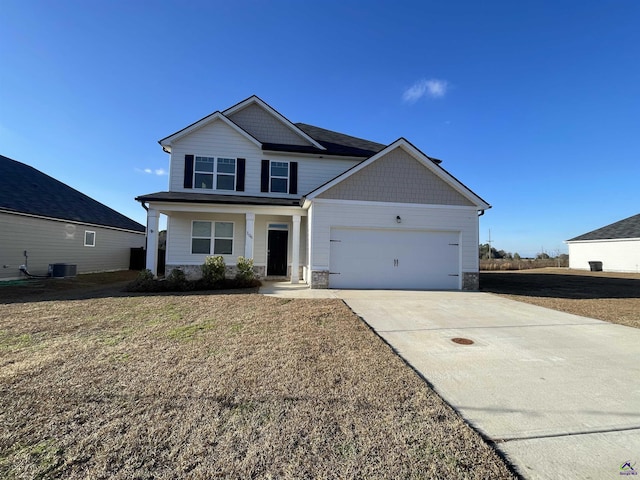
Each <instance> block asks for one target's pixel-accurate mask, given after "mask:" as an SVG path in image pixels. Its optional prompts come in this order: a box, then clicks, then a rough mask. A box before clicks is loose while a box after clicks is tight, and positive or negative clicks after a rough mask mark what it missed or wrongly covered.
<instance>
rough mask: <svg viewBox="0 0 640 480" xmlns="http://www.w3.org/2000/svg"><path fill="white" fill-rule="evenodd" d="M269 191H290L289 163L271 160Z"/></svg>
mask: <svg viewBox="0 0 640 480" xmlns="http://www.w3.org/2000/svg"><path fill="white" fill-rule="evenodd" d="M269 184H270V189H269V191H271V192H273V193H288V192H289V163H288V162H271V167H270V172H269Z"/></svg>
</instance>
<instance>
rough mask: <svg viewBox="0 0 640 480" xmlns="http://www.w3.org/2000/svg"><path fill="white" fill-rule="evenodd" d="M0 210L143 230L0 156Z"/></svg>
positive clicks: (25, 166)
mask: <svg viewBox="0 0 640 480" xmlns="http://www.w3.org/2000/svg"><path fill="white" fill-rule="evenodd" d="M0 209H1V210H7V211H11V212H16V213H26V214H30V215H38V216H42V217H48V218H54V219H59V220H68V221H73V222H81V223H89V224H93V225H102V226H106V227H114V228H121V229H123V230H133V231H136V232H144V231H145V227H144V226H143V225H140V224H139V223H138V222H135V221H133V220H131V219H130V218H128V217H125V216H124V215H122V214H121V213H118V212H116V211H115V210H113V209H111V208H109V207H107V206H106V205H104V204H102V203H100V202H98V201H96V200H94V199H92V198H91V197H88V196H87V195H85V194H84V193H81V192H79V191H77V190H75V189H73V188H71V187H70V186H68V185H65V184H64V183H62V182H60V181H58V180H56V179H55V178H53V177H50V176H49V175H46V174H44V173H42V172H41V171H39V170H36V169H35V168H33V167H30V166H29V165H25V164H24V163H20V162H18V161H16V160H13V159H11V158H8V157H5V156H3V155H0Z"/></svg>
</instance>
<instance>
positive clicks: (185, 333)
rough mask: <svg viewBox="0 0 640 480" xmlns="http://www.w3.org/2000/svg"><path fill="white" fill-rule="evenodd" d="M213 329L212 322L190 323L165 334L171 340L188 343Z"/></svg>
mask: <svg viewBox="0 0 640 480" xmlns="http://www.w3.org/2000/svg"><path fill="white" fill-rule="evenodd" d="M214 327H215V325H214V323H213V322H204V323H191V324H189V325H181V326H179V327H174V328H172V329H170V330H169V331H168V332H167V336H168V337H169V338H170V339H172V340H178V341H181V342H188V341H191V340H195V339H196V338H197V337H198V336H200V335H201V334H203V333H204V332H206V331H208V330H212V329H213V328H214Z"/></svg>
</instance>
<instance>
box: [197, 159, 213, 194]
mask: <svg viewBox="0 0 640 480" xmlns="http://www.w3.org/2000/svg"><path fill="white" fill-rule="evenodd" d="M215 162H216V159H215V158H213V157H196V164H195V168H194V169H193V170H194V172H193V176H194V180H193V186H194V187H195V188H208V189H212V188H213V175H214V170H215V168H214V167H215Z"/></svg>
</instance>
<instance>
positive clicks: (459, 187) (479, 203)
mask: <svg viewBox="0 0 640 480" xmlns="http://www.w3.org/2000/svg"><path fill="white" fill-rule="evenodd" d="M396 148H402V149H403V150H404V151H405V152H407V153H408V154H409V155H411V156H412V157H413V158H415V159H416V160H418V161H419V162H420V163H422V164H423V165H424V166H425V167H426V168H428V169H429V170H430V171H431V172H432V173H434V174H435V175H436V176H437V177H438V178H440V179H441V180H442V181H444V182H446V183H447V184H449V185H450V186H451V187H452V188H453V189H454V190H456V191H457V192H458V193H460V194H461V195H462V196H464V197H465V198H467V199H468V200H469V201H470V202H472V203H474V204H475V205H476V208H477V209H478V210H487V209H489V208H491V205H489V204H488V203H487V202H485V201H484V200H482V199H481V198H480V197H479V196H478V195H476V194H475V193H473V192H472V191H471V190H469V189H468V188H467V187H466V186H464V185H463V184H462V183H460V182H459V181H458V180H457V179H456V178H455V177H453V176H452V175H451V174H450V173H449V172H447V171H446V170H445V169H444V168H442V167H440V166H438V165H436V164H435V163H433V162H432V161H431V160H430V159H429V157H427V156H426V155H425V154H424V153H422V152H421V151H420V150H418V149H417V148H416V147H414V146H413V145H411V143H409V142H408V141H407V140H406V139H404V138H399V139H398V140H396V141H395V142H393V143H391V144H390V145H388V146H387V147H385V148H384V149H382V150H381V151H379V152H378V153H376V154H375V155H373V156H371V157H369V158H368V159H367V160H365V161H363V162H362V163H359V164H358V165H356V166H355V167H352V168H351V169H349V170H347V171H346V172H344V173H343V174H342V175H339V176H337V177H336V178H334V179H333V180H331V181H329V182H327V183H325V184H324V185H323V186H321V187H319V188H317V189H316V190H314V191H312V192H311V193H309V194H307V195H305V197H304V198H305V204H306V202H307V201H308V200H313V199H314V198H316V197H317V196H318V195H320V194H321V193H323V192H326V191H327V190H329V189H330V188H331V187H333V186H335V185H337V184H338V183H340V182H342V181H343V180H345V179H347V178H349V177H350V176H351V175H353V174H355V173H357V172H359V171H360V170H362V169H363V168H365V167H366V166H368V165H371V164H372V163H373V162H375V161H376V160H378V159H380V158H381V157H383V156H385V155H386V154H387V153H389V152H391V151H393V150H395V149H396Z"/></svg>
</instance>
